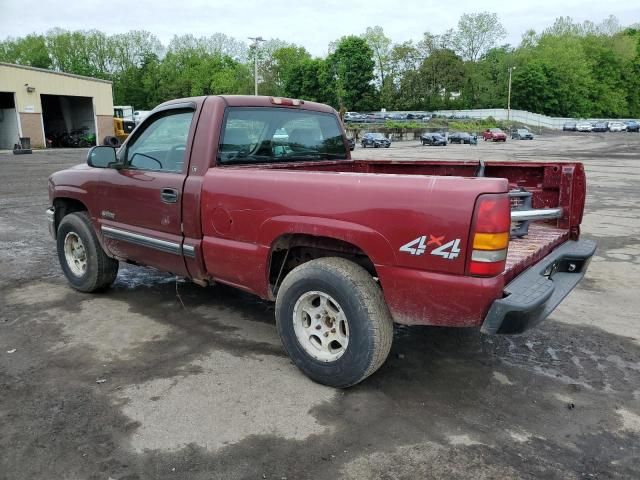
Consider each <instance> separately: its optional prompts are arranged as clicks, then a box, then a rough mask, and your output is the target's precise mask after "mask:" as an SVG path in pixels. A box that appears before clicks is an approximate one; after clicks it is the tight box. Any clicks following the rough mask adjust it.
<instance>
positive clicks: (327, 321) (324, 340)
mask: <svg viewBox="0 0 640 480" xmlns="http://www.w3.org/2000/svg"><path fill="white" fill-rule="evenodd" d="M293 329H294V331H295V334H296V338H297V339H298V343H299V344H300V346H301V347H302V348H303V349H304V351H305V352H306V353H307V354H309V355H310V356H312V357H313V358H315V359H316V360H320V361H322V362H335V361H336V360H338V359H339V358H340V357H341V356H342V355H343V354H344V352H346V350H347V346H348V345H349V322H348V321H347V316H346V315H345V313H344V310H343V309H342V307H341V306H340V304H339V303H338V302H336V300H335V299H334V298H333V297H331V295H328V294H327V293H324V292H319V291H312V292H306V293H304V294H303V295H302V296H300V298H299V299H298V301H297V302H296V304H295V306H294V307H293Z"/></svg>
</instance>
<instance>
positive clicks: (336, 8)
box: [0, 0, 640, 56]
mask: <svg viewBox="0 0 640 480" xmlns="http://www.w3.org/2000/svg"><path fill="white" fill-rule="evenodd" d="M479 10H488V11H491V12H496V13H498V16H499V19H500V21H501V23H502V24H503V26H504V27H505V28H506V30H507V32H508V35H507V38H506V39H505V40H504V43H510V44H512V45H517V44H518V43H519V42H520V39H521V36H522V34H523V33H524V32H525V31H527V30H528V29H530V28H533V29H534V30H536V31H541V30H543V29H544V28H546V27H548V26H550V25H551V24H553V21H554V19H555V18H557V17H559V16H570V17H572V18H573V19H574V20H575V21H579V22H582V21H584V20H591V21H593V22H595V23H598V22H600V21H601V20H603V19H604V18H606V17H608V16H609V15H615V16H617V17H618V19H619V21H620V23H621V24H622V25H631V24H634V23H638V22H640V2H639V1H638V0H560V1H559V0H535V1H530V0H529V1H527V0H521V1H514V0H493V1H490V2H478V1H477V0H474V1H468V0H457V1H455V2H443V1H442V0H438V1H433V0H422V1H420V0H403V1H397V0H396V1H393V0H385V1H376V0H368V1H359V0H357V1H344V0H343V1H339V0H316V1H308V0H298V1H295V0H269V1H258V0H209V1H207V0H153V1H150V0H126V1H122V0H110V1H108V2H107V1H104V0H83V1H81V2H78V1H71V0H66V1H60V0H0V39H4V38H6V37H7V36H13V37H19V36H23V35H26V34H28V33H32V32H36V33H45V32H46V31H47V30H49V29H51V28H54V27H60V28H64V29H67V30H88V29H98V30H102V31H103V32H105V33H108V34H113V33H122V32H126V31H128V30H148V31H150V32H151V33H153V34H155V35H156V36H157V37H158V38H159V39H160V40H161V41H162V43H164V44H165V45H166V44H167V43H168V42H169V40H171V38H172V37H173V36H174V35H183V34H187V33H190V34H193V35H195V36H208V35H211V34H213V33H216V32H221V33H225V34H227V35H231V36H233V37H236V38H238V39H240V40H245V41H247V42H248V40H246V39H247V37H255V36H262V37H263V38H265V39H270V38H280V39H281V40H284V41H287V42H291V43H295V44H297V45H302V46H304V47H305V48H306V49H307V50H308V51H309V52H311V53H312V54H313V55H316V56H324V55H326V53H327V49H328V44H329V42H330V41H333V40H336V39H338V38H340V37H342V36H344V35H353V34H356V35H359V34H361V33H363V32H364V31H365V30H366V28H367V27H368V26H375V25H380V26H382V27H383V29H384V31H385V33H386V34H387V36H389V37H391V39H392V40H393V41H394V42H396V43H398V42H403V41H406V40H411V39H413V40H419V39H420V38H421V37H422V34H423V32H425V31H429V32H431V33H434V34H439V33H443V32H445V31H446V30H448V29H450V28H455V27H456V24H457V22H458V19H459V18H460V16H461V15H462V14H463V13H472V12H477V11H479Z"/></svg>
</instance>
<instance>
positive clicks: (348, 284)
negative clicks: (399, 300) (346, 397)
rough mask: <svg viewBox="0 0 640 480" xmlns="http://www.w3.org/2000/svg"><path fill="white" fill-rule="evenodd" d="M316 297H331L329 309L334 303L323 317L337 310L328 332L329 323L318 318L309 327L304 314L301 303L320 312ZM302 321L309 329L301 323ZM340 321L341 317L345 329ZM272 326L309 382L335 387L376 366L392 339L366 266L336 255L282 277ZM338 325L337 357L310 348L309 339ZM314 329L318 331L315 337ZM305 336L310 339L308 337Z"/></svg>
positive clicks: (346, 384) (384, 308) (381, 299)
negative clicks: (340, 336)
mask: <svg viewBox="0 0 640 480" xmlns="http://www.w3.org/2000/svg"><path fill="white" fill-rule="evenodd" d="M315 296H317V297H318V298H324V297H322V296H325V297H330V298H329V299H328V301H327V305H331V304H333V303H335V305H334V307H337V308H332V307H330V306H327V307H325V310H324V313H323V314H324V315H327V312H329V314H331V313H333V314H335V313H336V312H339V313H337V314H335V315H334V316H333V317H332V319H329V320H327V321H331V322H333V323H332V324H333V326H334V328H333V329H332V330H328V328H330V327H331V324H329V325H328V326H327V324H326V322H323V321H322V320H317V318H318V317H315V318H316V320H315V322H317V325H316V326H314V325H313V324H312V323H311V322H314V320H312V319H311V316H310V314H308V313H306V312H307V311H308V310H306V309H305V307H304V305H305V303H309V302H311V303H310V304H309V305H310V307H309V308H311V309H313V308H318V309H322V308H323V307H322V304H319V305H318V306H317V307H315V306H313V305H314V303H313V302H314V301H315V299H314V297H315ZM309 299H312V300H309ZM325 300H326V298H325ZM312 311H313V310H312ZM305 314H306V317H305ZM341 315H342V316H341ZM314 316H315V315H314ZM305 318H308V320H309V325H310V326H309V327H306V326H305V325H304V323H305V322H304V319H305ZM340 318H344V323H345V324H346V327H345V328H342V327H343V322H342V321H340V320H339V319H340ZM336 321H338V324H336V323H335V322H336ZM276 325H277V327H278V333H279V335H280V339H281V340H282V344H283V346H284V349H285V350H286V352H287V354H288V355H289V358H290V359H291V360H292V361H293V363H294V364H295V365H296V366H297V367H298V368H299V369H300V370H302V372H303V373H304V374H305V375H307V376H308V377H309V378H311V379H312V380H313V381H315V382H318V383H321V384H323V385H328V386H331V387H336V388H347V387H350V386H352V385H355V384H356V383H359V382H361V381H362V380H364V379H365V378H367V377H368V376H369V375H371V374H372V373H374V372H375V371H376V370H377V369H378V368H380V366H381V365H382V364H383V363H384V361H385V360H386V358H387V356H388V355H389V351H390V349H391V343H392V340H393V321H392V319H391V315H390V313H389V309H388V308H387V305H386V303H385V300H384V296H383V295H382V290H381V289H380V286H379V285H378V284H377V283H376V282H375V280H374V279H373V277H372V276H371V275H370V274H369V273H368V272H367V271H366V270H365V269H364V268H362V267H361V266H359V265H357V264H355V263H353V262H351V261H349V260H346V259H344V258H337V257H330V258H320V259H316V260H311V261H309V262H307V263H304V264H302V265H300V266H298V267H296V268H294V269H293V270H292V271H291V272H290V273H289V274H288V275H287V276H286V277H285V279H284V281H283V282H282V285H281V287H280V289H279V291H278V296H277V299H276ZM336 325H337V330H338V331H339V332H342V335H343V338H346V340H347V341H346V346H343V345H341V344H340V343H338V345H340V346H341V347H342V349H341V353H340V352H337V353H331V352H330V351H327V348H324V349H323V348H319V347H318V345H317V342H315V346H314V342H312V341H311V339H312V338H313V337H316V338H320V337H323V336H324V337H326V335H322V331H323V329H324V331H325V332H326V333H329V334H331V332H334V333H335V332H336ZM296 329H297V330H296ZM316 329H319V330H320V333H319V334H318V335H317V336H316V335H314V334H315V330H316ZM345 331H346V334H345ZM309 332H311V335H310V336H309V337H306V335H307V334H308V333H309ZM338 335H340V333H338ZM301 338H302V340H301ZM306 338H308V339H309V340H308V341H307V340H306ZM340 341H341V342H342V343H344V341H343V340H340ZM302 342H304V343H302ZM333 344H334V341H332V342H331V343H329V344H328V348H329V349H330V348H331V346H332V345H333ZM334 348H335V346H334ZM332 355H333V356H332Z"/></svg>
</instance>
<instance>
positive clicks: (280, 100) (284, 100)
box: [271, 97, 304, 107]
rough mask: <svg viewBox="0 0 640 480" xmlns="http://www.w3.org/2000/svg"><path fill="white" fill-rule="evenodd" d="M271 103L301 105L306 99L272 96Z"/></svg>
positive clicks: (288, 105)
mask: <svg viewBox="0 0 640 480" xmlns="http://www.w3.org/2000/svg"><path fill="white" fill-rule="evenodd" d="M271 103H273V104H274V105H286V106H287V107H299V106H300V105H302V104H303V103H304V100H298V99H294V98H282V97H271Z"/></svg>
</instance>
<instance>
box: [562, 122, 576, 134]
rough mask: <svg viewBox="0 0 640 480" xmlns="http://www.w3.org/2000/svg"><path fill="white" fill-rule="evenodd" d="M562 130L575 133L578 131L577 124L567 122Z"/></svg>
mask: <svg viewBox="0 0 640 480" xmlns="http://www.w3.org/2000/svg"><path fill="white" fill-rule="evenodd" d="M562 130H563V131H565V132H575V131H576V130H577V123H576V122H565V124H564V125H563V126H562Z"/></svg>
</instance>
